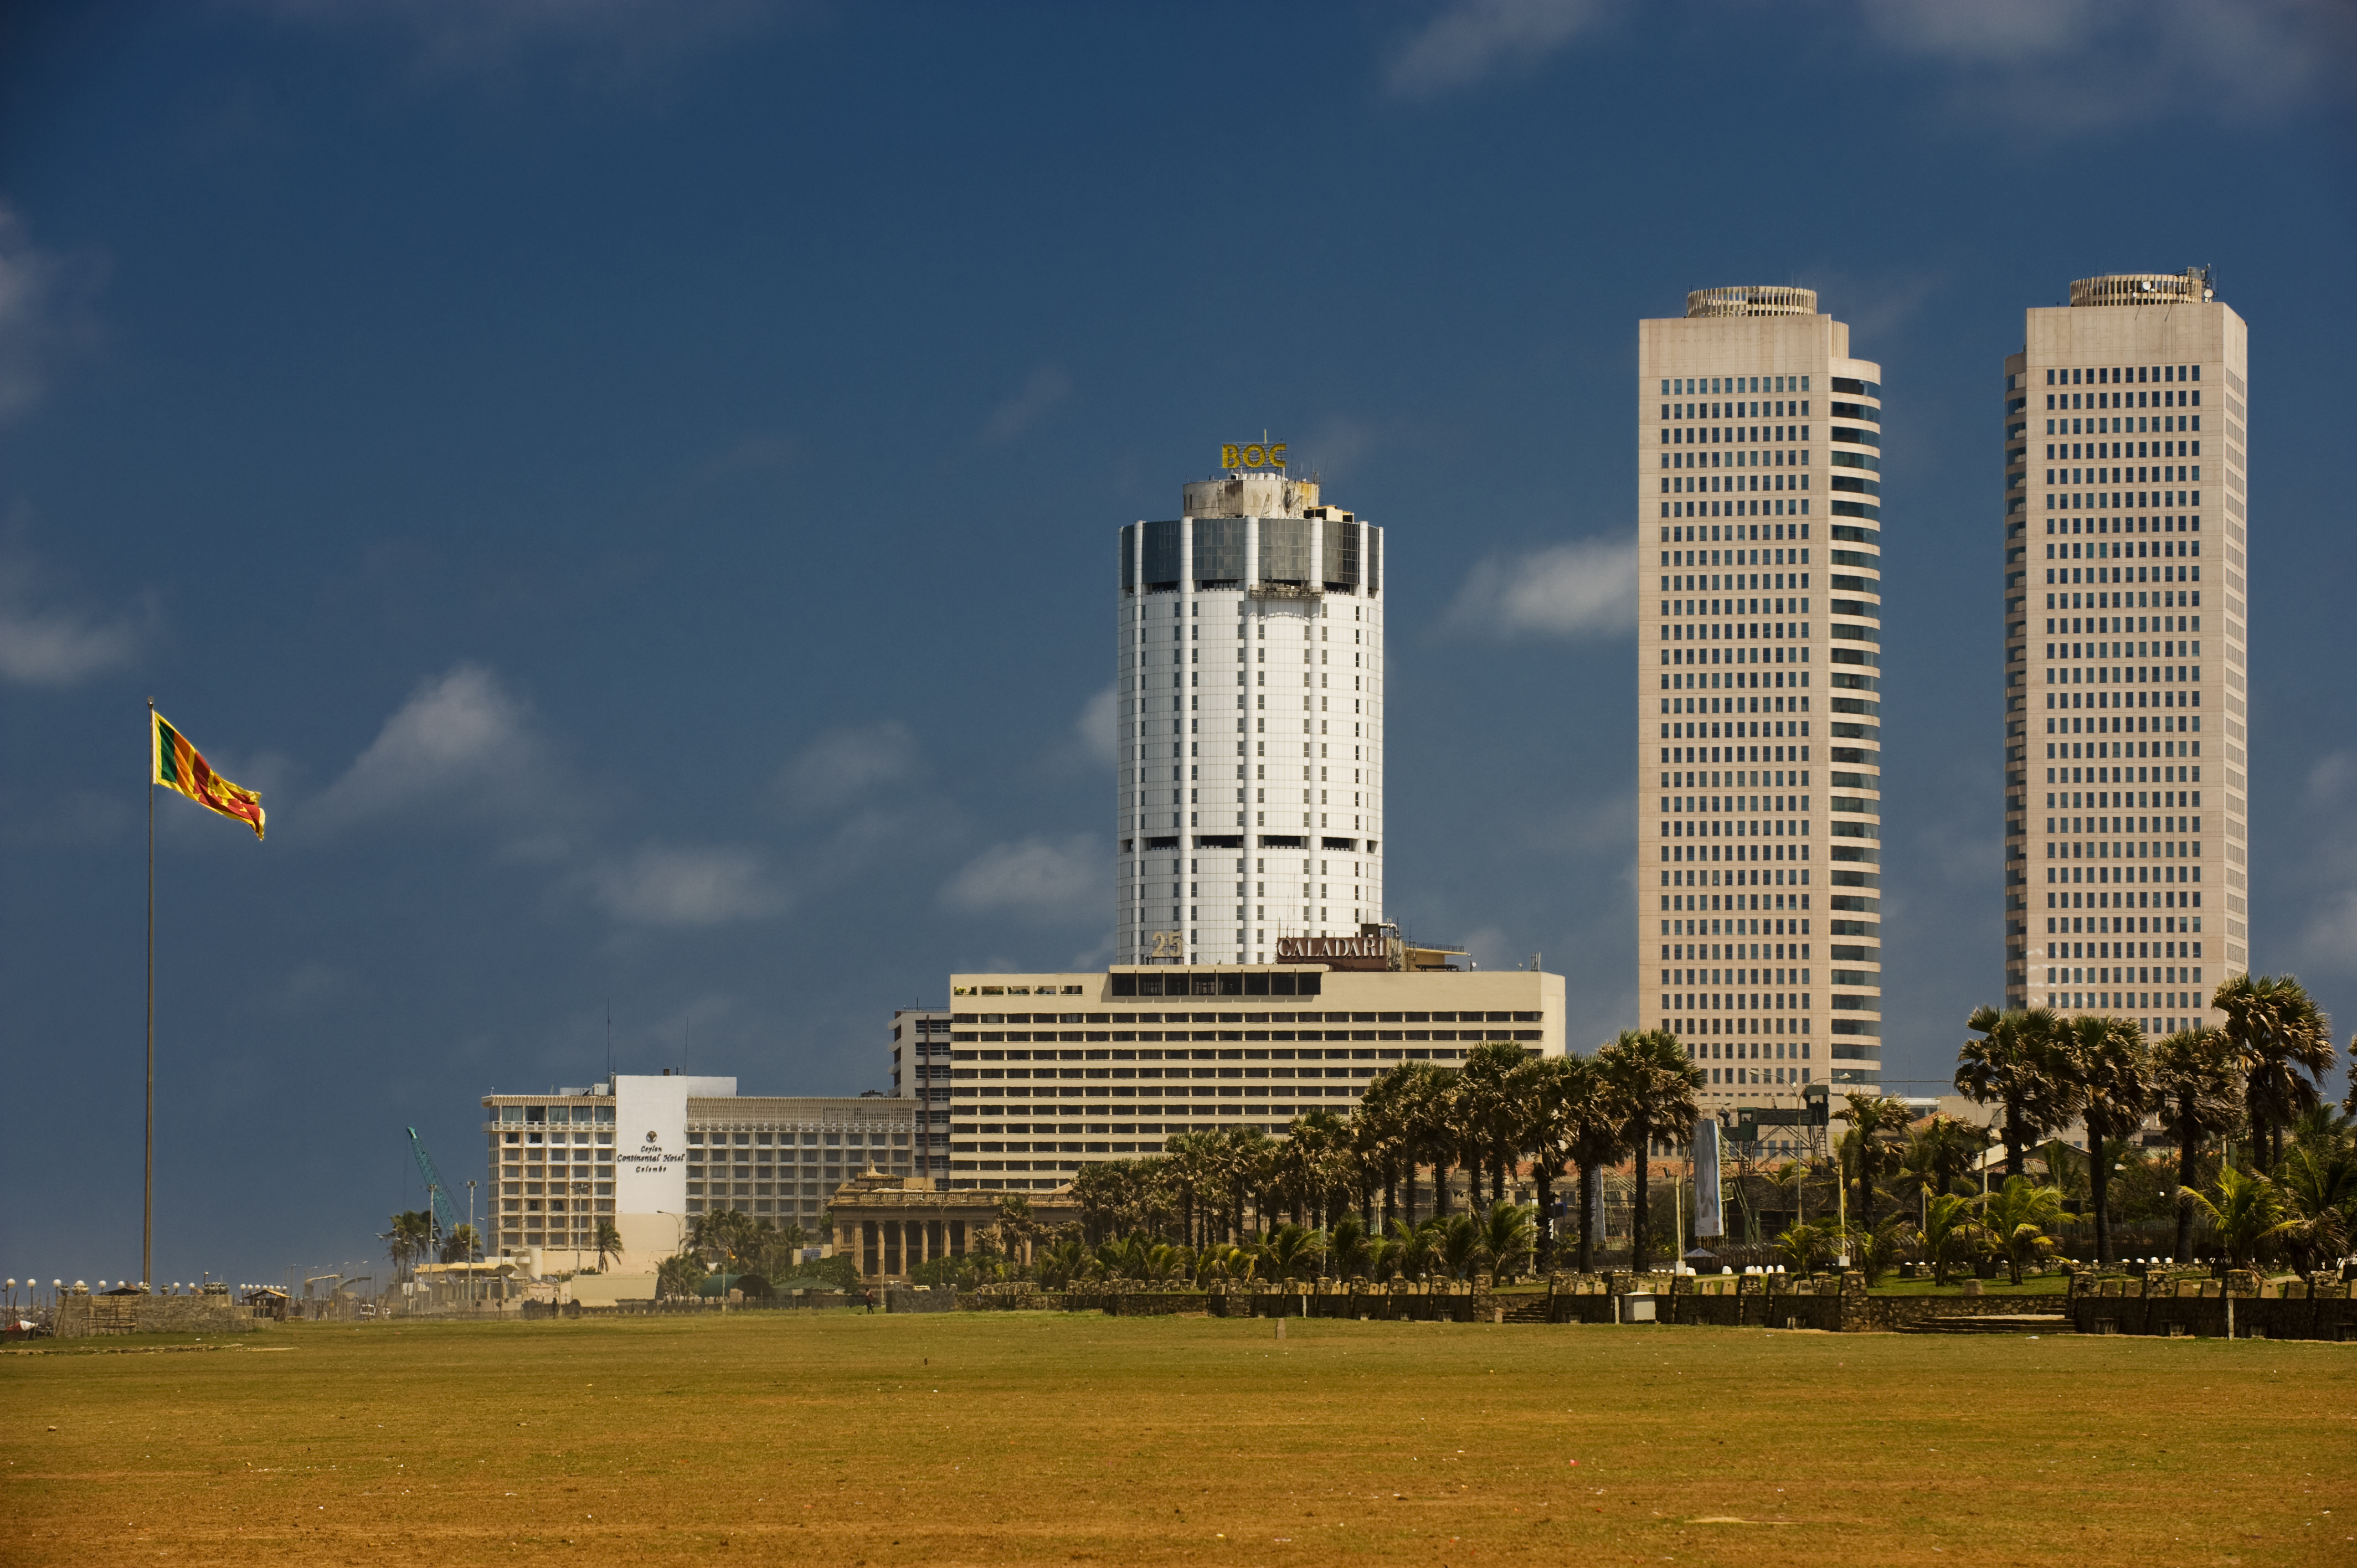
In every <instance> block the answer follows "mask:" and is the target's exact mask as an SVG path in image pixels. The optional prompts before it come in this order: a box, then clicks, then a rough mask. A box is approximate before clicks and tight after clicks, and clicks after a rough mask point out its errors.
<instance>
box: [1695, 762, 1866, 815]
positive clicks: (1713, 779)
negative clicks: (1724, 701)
mask: <svg viewBox="0 0 2357 1568" xmlns="http://www.w3.org/2000/svg"><path fill="white" fill-rule="evenodd" d="M1685 749H1695V748H1692V747H1688V748H1685ZM1781 749H1782V748H1781V747H1780V748H1779V750H1781ZM1779 760H1781V758H1779ZM1856 778H1857V776H1856V775H1854V774H1836V775H1835V781H1836V782H1839V781H1840V780H1841V779H1856ZM1808 784H1809V775H1808V774H1806V773H1803V772H1800V771H1798V770H1789V771H1777V770H1770V769H1766V768H1762V769H1760V770H1759V771H1757V772H1753V771H1750V770H1749V769H1747V770H1746V771H1744V772H1741V773H1705V772H1701V771H1698V770H1686V769H1681V770H1679V771H1677V772H1675V773H1664V774H1663V775H1662V782H1661V786H1660V787H1661V788H1662V789H1720V788H1727V789H1739V788H1741V787H1743V786H1745V785H1749V786H1751V787H1752V788H1754V789H1785V788H1787V787H1788V786H1789V787H1791V788H1794V789H1806V788H1808ZM1861 787H1862V788H1866V789H1874V788H1878V786H1876V785H1874V784H1872V783H1871V782H1868V783H1866V784H1864V785H1862V786H1861ZM1753 799H1757V797H1753ZM1802 801H1803V803H1802V804H1801V805H1799V806H1792V807H1785V806H1779V807H1777V808H1776V810H1778V811H1807V810H1808V809H1809V808H1808V805H1807V797H1805V796H1803V797H1802ZM1713 809H1714V810H1716V808H1713ZM1730 809H1734V808H1730ZM1748 809H1749V810H1755V811H1756V810H1760V808H1758V807H1752V808H1748ZM1835 810H1836V811H1851V810H1857V811H1870V810H1872V808H1871V807H1869V806H1867V805H1866V804H1865V803H1863V802H1860V803H1858V804H1857V806H1855V807H1852V806H1849V805H1846V804H1844V803H1842V802H1839V801H1836V802H1835Z"/></svg>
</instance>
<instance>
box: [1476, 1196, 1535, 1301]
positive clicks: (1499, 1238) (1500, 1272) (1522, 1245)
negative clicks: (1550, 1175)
mask: <svg viewBox="0 0 2357 1568" xmlns="http://www.w3.org/2000/svg"><path fill="white" fill-rule="evenodd" d="M1537 1235H1538V1232H1537V1230H1536V1228H1535V1227H1534V1226H1533V1225H1532V1224H1531V1211H1530V1210H1529V1209H1527V1208H1523V1207H1522V1206H1521V1205H1519V1204H1513V1203H1508V1202H1505V1201H1504V1200H1503V1199H1501V1200H1499V1201H1498V1202H1495V1203H1492V1204H1491V1206H1490V1211H1489V1213H1487V1214H1485V1215H1483V1216H1482V1218H1481V1257H1482V1259H1483V1261H1485V1262H1488V1263H1489V1265H1490V1272H1491V1275H1492V1277H1494V1278H1496V1279H1498V1280H1501V1281H1502V1280H1504V1279H1505V1278H1506V1277H1507V1276H1508V1275H1510V1274H1518V1273H1522V1271H1523V1265H1524V1264H1525V1263H1527V1262H1530V1260H1531V1247H1532V1243H1533V1242H1534V1240H1536V1239H1537Z"/></svg>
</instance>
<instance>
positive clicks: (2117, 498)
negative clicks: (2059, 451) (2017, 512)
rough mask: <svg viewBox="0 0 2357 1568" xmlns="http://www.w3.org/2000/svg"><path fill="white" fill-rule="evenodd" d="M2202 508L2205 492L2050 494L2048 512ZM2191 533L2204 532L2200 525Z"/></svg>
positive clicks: (2173, 530) (2124, 530) (2074, 492)
mask: <svg viewBox="0 0 2357 1568" xmlns="http://www.w3.org/2000/svg"><path fill="white" fill-rule="evenodd" d="M2121 482H2122V483H2123V484H2125V483H2126V480H2122V481H2121ZM2200 505H2201V491H2200V490H2072V491H2069V492H2067V493H2065V492H2061V491H2057V492H2055V493H2053V494H2050V495H2049V496H2048V497H2047V498H2046V510H2048V511H2127V510H2135V509H2136V508H2138V507H2187V506H2197V507H2198V506H2200ZM2048 532H2061V530H2059V529H2050V530H2049V531H2048ZM2071 532H2074V533H2075V532H2079V531H2078V530H2076V529H2073V530H2072V531H2071ZM2099 532H2104V533H2112V532H2144V531H2143V530H2142V529H2134V530H2130V529H2126V528H2121V529H2117V530H2115V529H2108V528H2107V529H2103V530H2101V531H2099ZM2158 532H2169V533H2173V532H2177V530H2175V529H2174V528H2169V529H2163V530H2159V531H2158ZM2188 532H2195V533H2199V532H2201V528H2200V525H2199V524H2198V523H2197V524H2196V525H2195V526H2194V527H2193V528H2191V529H2190V530H2189V531H2188Z"/></svg>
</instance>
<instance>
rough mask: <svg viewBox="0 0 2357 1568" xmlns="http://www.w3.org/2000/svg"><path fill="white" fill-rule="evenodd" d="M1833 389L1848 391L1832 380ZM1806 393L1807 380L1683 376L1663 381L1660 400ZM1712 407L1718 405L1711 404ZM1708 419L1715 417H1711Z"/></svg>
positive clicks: (1793, 377) (1859, 383) (1773, 377)
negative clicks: (1744, 394)
mask: <svg viewBox="0 0 2357 1568" xmlns="http://www.w3.org/2000/svg"><path fill="white" fill-rule="evenodd" d="M1855 384H1857V385H1859V386H1873V385H1874V384H1875V383H1874V382H1872V381H1860V382H1857V383H1855ZM1835 386H1836V388H1837V389H1838V390H1845V391H1846V390H1847V389H1846V388H1842V387H1841V386H1840V381H1839V379H1838V378H1836V379H1835ZM1808 390H1809V378H1808V377H1806V376H1682V377H1666V378H1664V379H1663V381H1662V395H1663V397H1678V396H1684V395H1695V396H1702V397H1716V396H1717V395H1719V394H1720V393H1722V392H1723V393H1727V394H1730V395H1732V394H1734V393H1737V392H1754V393H1757V392H1807V391H1808ZM1866 395H1868V396H1873V397H1879V396H1881V395H1882V394H1881V393H1880V392H1872V393H1868V394H1866ZM1712 406H1713V407H1717V404H1715V403H1714V404H1713V405H1712ZM1664 417H1666V415H1665V416H1664ZM1711 417H1713V418H1716V417H1717V415H1715V414H1714V415H1712V416H1711Z"/></svg>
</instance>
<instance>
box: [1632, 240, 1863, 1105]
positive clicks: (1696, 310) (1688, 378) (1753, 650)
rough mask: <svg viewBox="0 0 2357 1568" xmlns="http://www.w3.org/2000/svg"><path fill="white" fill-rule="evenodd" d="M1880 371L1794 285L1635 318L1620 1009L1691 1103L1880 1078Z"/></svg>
mask: <svg viewBox="0 0 2357 1568" xmlns="http://www.w3.org/2000/svg"><path fill="white" fill-rule="evenodd" d="M1881 379H1882V371H1881V368H1880V367H1879V366H1878V365H1876V364H1874V363H1873V362H1871V361H1868V360H1857V359H1853V358H1852V357H1851V356H1850V351H1849V328H1847V327H1846V325H1844V324H1843V323H1842V322H1839V321H1836V320H1835V319H1834V318H1833V317H1829V316H1824V315H1821V314H1819V313H1818V310H1817V297H1816V295H1815V294H1814V293H1813V292H1812V291H1810V290H1808V289H1799V288H1770V287H1738V288H1716V289H1704V290H1700V291H1697V292H1695V293H1694V294H1690V295H1687V296H1686V313H1685V315H1684V317H1674V318H1663V319H1657V320H1647V321H1643V322H1641V323H1640V324H1639V328H1638V386H1637V392H1638V402H1637V427H1638V433H1639V434H1638V445H1637V468H1638V474H1637V490H1638V496H1637V510H1638V597H1639V607H1638V638H1639V655H1638V756H1639V759H1640V763H1639V766H1640V773H1639V779H1638V790H1637V795H1638V810H1639V822H1638V834H1637V838H1638V865H1637V899H1638V909H1637V922H1638V952H1639V971H1638V989H1639V993H1640V1009H1641V1011H1640V1016H1641V1017H1642V1018H1643V1019H1644V1020H1645V1021H1646V1023H1647V1025H1648V1026H1651V1027H1655V1028H1661V1029H1666V1030H1669V1031H1671V1032H1673V1033H1674V1034H1675V1035H1676V1036H1678V1037H1679V1039H1680V1040H1681V1041H1682V1042H1684V1044H1685V1046H1686V1047H1687V1049H1688V1051H1689V1053H1690V1054H1691V1055H1692V1057H1693V1058H1694V1059H1695V1065H1696V1066H1697V1067H1699V1068H1701V1069H1703V1070H1704V1073H1705V1075H1706V1080H1707V1082H1706V1088H1705V1089H1704V1090H1702V1095H1701V1098H1702V1101H1703V1104H1704V1106H1705V1107H1706V1109H1708V1110H1712V1111H1717V1110H1720V1109H1725V1108H1731V1107H1735V1106H1764V1107H1770V1108H1774V1107H1780V1106H1781V1107H1783V1108H1787V1109H1798V1108H1799V1107H1800V1106H1801V1104H1802V1101H1803V1091H1804V1090H1807V1089H1809V1088H1811V1087H1813V1086H1817V1085H1824V1086H1829V1088H1830V1090H1831V1091H1832V1092H1833V1093H1835V1094H1839V1093H1843V1092H1846V1091H1849V1090H1878V1089H1879V1087H1880V1080H1881V1055H1882V1052H1881V1036H1882V1025H1881V1015H1882V971H1881V950H1882V949H1881V918H1880V911H1881V880H1882V875H1881V847H1880V840H1881V829H1880V815H1881V654H1880V651H1879V650H1880V644H1881V636H1882V632H1881V620H1882V611H1881V575H1882V569H1881V537H1882V535H1881V526H1882V525H1881V512H1882V507H1881V489H1882V485H1881V473H1882V457H1881V446H1882V410H1881V403H1882V395H1881V394H1882V388H1881Z"/></svg>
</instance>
